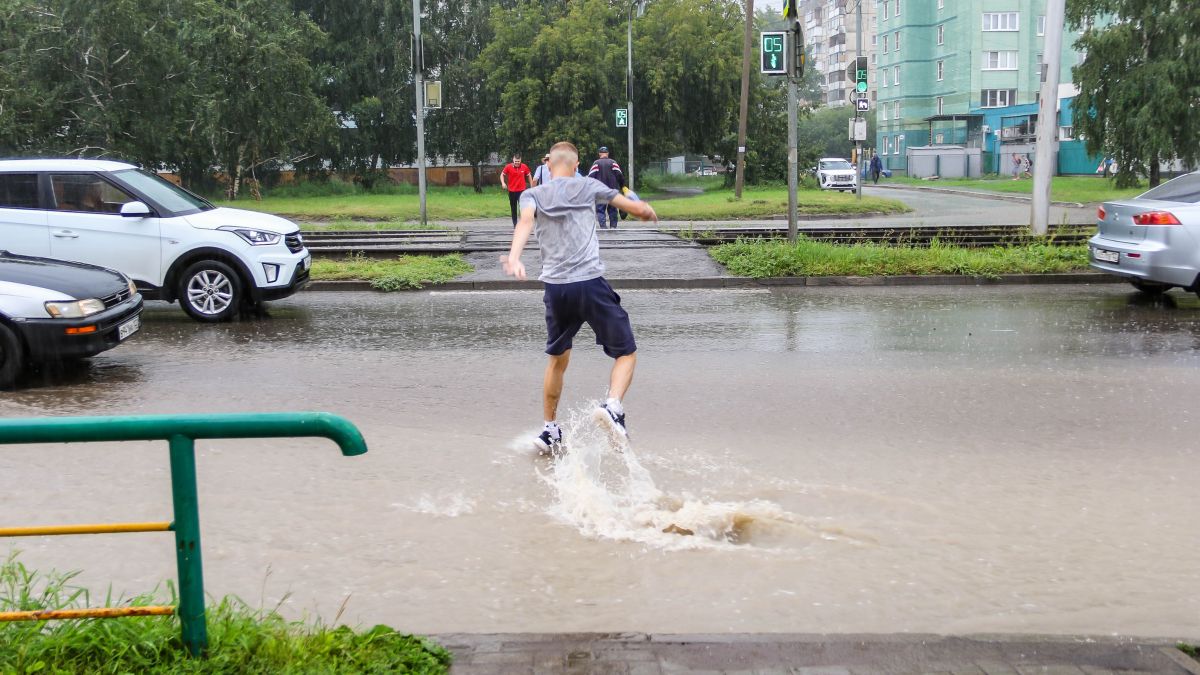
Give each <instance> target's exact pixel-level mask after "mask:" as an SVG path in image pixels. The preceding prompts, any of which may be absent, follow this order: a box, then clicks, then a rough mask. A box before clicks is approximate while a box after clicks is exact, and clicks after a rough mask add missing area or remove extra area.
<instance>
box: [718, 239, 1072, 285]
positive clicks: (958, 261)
mask: <svg viewBox="0 0 1200 675" xmlns="http://www.w3.org/2000/svg"><path fill="white" fill-rule="evenodd" d="M709 254H710V255H712V257H713V258H714V259H716V261H717V262H719V263H721V264H722V265H724V266H725V267H726V268H727V269H728V270H729V271H730V272H731V273H733V274H735V275H737V276H742V277H753V278H756V279H762V278H767V277H804V276H868V277H869V276H899V275H911V274H915V275H927V274H962V275H965V276H979V277H991V278H995V277H998V276H1000V275H1002V274H1044V273H1053V272H1075V271H1080V270H1086V269H1088V253H1087V246H1085V245H1074V246H1055V245H1053V244H1051V243H1042V242H1038V243H1030V244H1019V245H1012V246H996V247H992V248H962V247H958V246H946V245H943V244H939V243H938V242H934V243H933V245H931V246H929V247H928V248H925V247H916V246H888V245H882V244H874V243H867V244H854V245H849V246H848V245H844V244H829V243H825V242H819V241H813V240H811V239H805V238H803V237H801V238H800V240H799V241H797V242H796V243H795V244H789V243H787V242H785V241H777V240H776V241H763V240H742V241H738V242H735V243H732V244H723V245H721V246H716V247H713V248H712V249H709Z"/></svg>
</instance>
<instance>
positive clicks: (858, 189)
mask: <svg viewBox="0 0 1200 675" xmlns="http://www.w3.org/2000/svg"><path fill="white" fill-rule="evenodd" d="M862 4H863V0H858V2H856V3H855V4H854V16H855V22H856V26H857V32H856V35H855V42H856V43H857V48H856V50H855V54H854V64H855V65H854V67H855V68H857V67H858V63H859V60H860V59H862V55H863V53H862V34H863V28H862ZM910 11H911V10H910ZM866 95H867V94H866V92H863V94H862V96H866ZM855 96H858V94H855ZM858 116H859V112H858V102H857V101H856V102H855V104H854V119H855V120H857V119H858ZM854 157H855V165H854V193H855V196H856V197H857V198H858V199H862V184H863V178H862V175H863V172H862V161H863V156H862V141H860V140H858V136H857V134H856V135H855V137H854Z"/></svg>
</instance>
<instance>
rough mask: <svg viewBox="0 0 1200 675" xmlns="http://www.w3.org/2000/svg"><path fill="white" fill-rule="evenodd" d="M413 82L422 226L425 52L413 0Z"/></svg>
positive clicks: (425, 218) (418, 7)
mask: <svg viewBox="0 0 1200 675" xmlns="http://www.w3.org/2000/svg"><path fill="white" fill-rule="evenodd" d="M413 40H414V47H413V71H414V72H415V77H413V81H414V82H416V86H417V190H418V191H419V192H420V193H421V224H422V225H425V224H427V221H428V219H429V214H428V212H427V211H426V209H425V79H424V76H425V73H424V69H425V50H424V49H423V48H422V44H421V0H413Z"/></svg>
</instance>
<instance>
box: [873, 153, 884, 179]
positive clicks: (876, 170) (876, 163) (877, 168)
mask: <svg viewBox="0 0 1200 675" xmlns="http://www.w3.org/2000/svg"><path fill="white" fill-rule="evenodd" d="M881 173H883V160H882V159H879V155H878V154H876V153H875V151H874V150H872V151H871V178H872V179H873V180H874V181H875V184H876V185H879V174H881Z"/></svg>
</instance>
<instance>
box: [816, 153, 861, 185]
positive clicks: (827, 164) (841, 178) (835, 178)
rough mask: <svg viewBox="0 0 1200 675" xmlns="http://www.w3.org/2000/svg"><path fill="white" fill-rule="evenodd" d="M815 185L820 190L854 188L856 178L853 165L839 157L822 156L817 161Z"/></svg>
mask: <svg viewBox="0 0 1200 675" xmlns="http://www.w3.org/2000/svg"><path fill="white" fill-rule="evenodd" d="M817 185H819V186H820V188H821V189H822V190H837V191H838V192H842V191H845V190H854V189H856V188H857V187H858V178H857V176H855V174H854V165H853V164H851V163H850V162H849V160H846V159H842V158H841V157H822V158H821V160H820V161H819V162H817Z"/></svg>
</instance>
